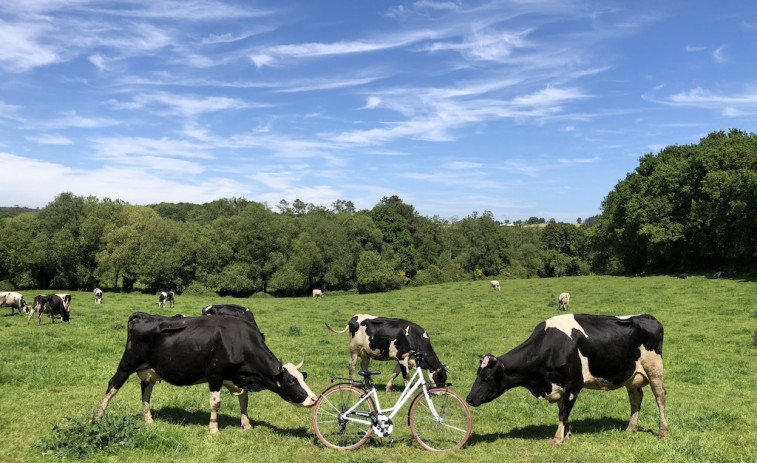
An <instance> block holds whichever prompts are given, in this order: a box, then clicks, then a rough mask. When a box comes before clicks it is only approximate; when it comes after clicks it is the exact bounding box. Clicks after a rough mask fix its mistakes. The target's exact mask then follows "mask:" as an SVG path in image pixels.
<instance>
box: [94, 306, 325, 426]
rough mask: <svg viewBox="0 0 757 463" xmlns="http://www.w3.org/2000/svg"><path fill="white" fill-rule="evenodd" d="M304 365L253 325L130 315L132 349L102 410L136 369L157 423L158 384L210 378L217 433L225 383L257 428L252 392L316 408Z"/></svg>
mask: <svg viewBox="0 0 757 463" xmlns="http://www.w3.org/2000/svg"><path fill="white" fill-rule="evenodd" d="M304 360H305V359H304V358H303V361H302V362H300V364H299V365H293V364H291V363H287V364H283V365H282V363H281V362H280V361H279V360H278V359H277V358H276V356H275V355H273V352H271V350H270V349H269V348H268V346H266V345H265V342H263V337H262V336H261V335H260V332H259V331H258V329H257V328H256V327H255V326H254V325H252V324H251V323H240V322H239V320H235V319H233V318H231V317H182V316H180V315H179V316H174V317H164V316H161V315H150V314H147V313H144V312H136V313H133V314H132V315H131V316H130V317H129V322H128V328H127V340H126V349H125V351H124V354H123V356H122V357H121V361H120V363H119V364H118V369H117V370H116V373H115V374H114V375H113V377H112V378H111V379H110V381H109V382H108V388H107V390H106V393H105V397H104V398H103V401H102V403H101V405H100V408H99V409H98V411H97V415H96V418H98V419H99V418H101V417H102V415H103V413H105V409H106V408H107V407H108V404H109V403H110V401H111V399H113V396H115V395H116V393H117V392H118V390H119V389H121V387H122V386H123V385H124V383H125V382H126V380H127V378H128V377H129V376H130V375H131V374H132V373H136V374H137V376H138V377H139V379H140V381H141V387H142V417H143V419H144V420H145V422H147V423H152V422H153V419H152V413H151V412H150V396H151V394H152V389H153V387H154V386H155V383H156V382H158V381H163V380H165V381H167V382H168V383H170V384H173V385H175V386H190V385H193V384H200V383H204V382H207V383H208V387H209V389H210V424H209V426H208V428H209V430H210V433H211V434H218V432H219V431H218V409H219V408H220V406H221V387H225V388H227V389H228V390H229V392H231V393H232V394H234V395H236V396H238V397H239V408H240V411H241V415H242V428H243V429H245V430H247V429H250V428H251V427H252V426H251V424H250V419H249V417H248V415H247V403H248V392H257V391H262V390H266V389H267V390H269V391H273V392H275V393H277V394H278V395H279V396H281V398H282V399H284V400H286V401H287V402H290V403H292V404H294V405H299V406H304V407H310V406H313V405H315V402H316V401H317V400H318V397H317V396H316V395H315V394H313V392H312V391H311V390H310V388H308V386H307V384H305V378H306V377H307V373H304V372H300V371H299V370H300V368H301V367H302V364H303V362H304Z"/></svg>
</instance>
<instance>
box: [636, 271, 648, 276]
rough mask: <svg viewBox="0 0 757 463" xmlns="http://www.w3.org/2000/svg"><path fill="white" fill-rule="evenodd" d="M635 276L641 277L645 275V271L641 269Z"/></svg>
mask: <svg viewBox="0 0 757 463" xmlns="http://www.w3.org/2000/svg"><path fill="white" fill-rule="evenodd" d="M636 276H637V277H642V278H643V277H645V276H647V272H645V271H644V270H642V271H641V272H639V273H637V274H636Z"/></svg>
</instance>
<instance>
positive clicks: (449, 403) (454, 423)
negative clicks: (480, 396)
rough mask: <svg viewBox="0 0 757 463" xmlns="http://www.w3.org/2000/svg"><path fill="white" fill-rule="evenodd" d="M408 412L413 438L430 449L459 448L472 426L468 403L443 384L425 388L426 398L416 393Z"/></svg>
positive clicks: (434, 450)
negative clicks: (426, 391)
mask: <svg viewBox="0 0 757 463" xmlns="http://www.w3.org/2000/svg"><path fill="white" fill-rule="evenodd" d="M432 407H433V408H432ZM434 412H436V413H434ZM408 413H409V422H410V431H411V432H412V433H413V436H414V437H415V440H416V441H418V443H419V444H420V445H421V447H423V448H424V449H426V450H430V451H432V452H448V451H450V450H455V449H459V448H460V447H462V446H463V445H464V444H465V442H466V441H467V440H468V438H469V437H470V433H471V429H472V428H473V422H472V421H471V416H470V409H469V408H468V404H466V403H465V401H464V400H463V398H462V397H460V396H459V395H457V393H456V392H454V391H451V390H449V389H446V388H443V387H435V388H432V389H429V390H428V400H426V396H425V395H424V394H423V392H421V393H420V394H418V395H417V396H416V397H415V399H413V403H412V405H410V411H409V412H408Z"/></svg>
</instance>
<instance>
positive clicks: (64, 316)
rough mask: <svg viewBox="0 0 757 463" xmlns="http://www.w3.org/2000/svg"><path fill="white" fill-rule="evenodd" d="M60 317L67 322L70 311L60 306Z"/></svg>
mask: <svg viewBox="0 0 757 463" xmlns="http://www.w3.org/2000/svg"><path fill="white" fill-rule="evenodd" d="M60 318H62V319H63V321H64V322H67V321H68V319H69V318H71V311H70V310H69V309H68V308H67V307H61V309H60Z"/></svg>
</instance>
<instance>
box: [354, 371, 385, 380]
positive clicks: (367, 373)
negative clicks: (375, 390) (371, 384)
mask: <svg viewBox="0 0 757 463" xmlns="http://www.w3.org/2000/svg"><path fill="white" fill-rule="evenodd" d="M357 374H359V375H360V376H362V377H363V378H370V377H371V376H373V375H380V374H381V372H380V371H368V370H360V371H358V372H357Z"/></svg>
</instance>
